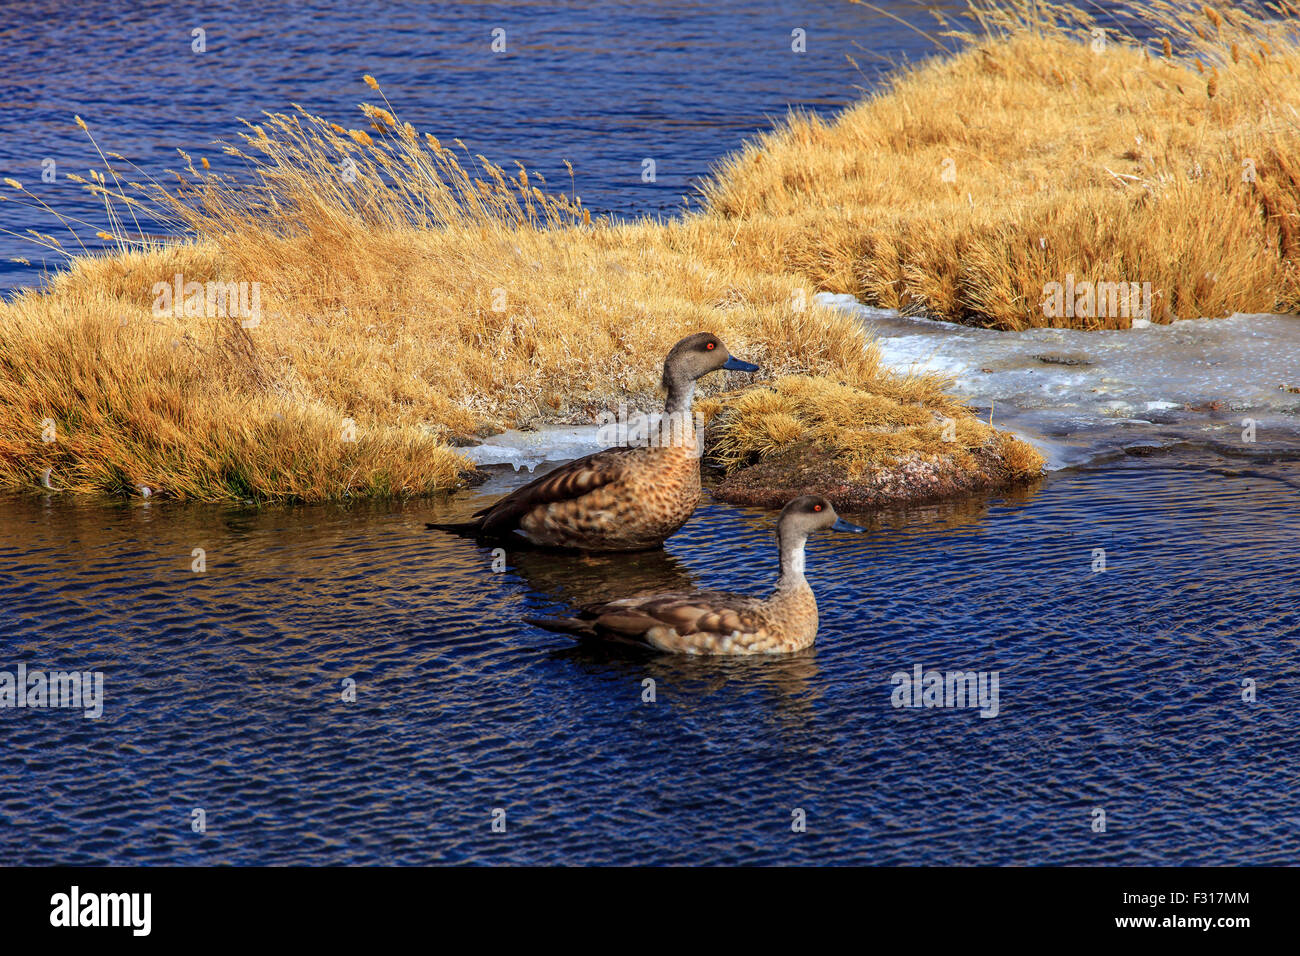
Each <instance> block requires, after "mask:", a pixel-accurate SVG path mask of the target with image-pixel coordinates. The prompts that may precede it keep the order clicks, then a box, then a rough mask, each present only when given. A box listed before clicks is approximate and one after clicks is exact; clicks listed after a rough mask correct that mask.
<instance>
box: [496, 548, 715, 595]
mask: <svg viewBox="0 0 1300 956" xmlns="http://www.w3.org/2000/svg"><path fill="white" fill-rule="evenodd" d="M506 563H507V566H508V568H509V569H510V570H511V571H513V572H515V573H516V574H518V575H519V577H520V578H521V579H522V580H523V582H524V583H525V584H527V585H528V587H529V589H530V590H532V591H533V592H535V593H537V594H540V595H544V596H546V597H547V598H550V599H553V600H555V601H556V602H558V603H561V604H566V605H569V606H571V607H581V606H582V605H585V604H601V603H604V602H606V601H613V600H617V599H618V598H625V597H641V596H642V595H647V594H655V593H658V592H662V591H690V590H694V589H695V587H696V581H695V577H694V576H693V575H692V574H691V572H690V570H689V569H688V568H687V567H686V565H684V564H683V563H682V562H681V561H680V560H678V559H677V558H676V557H674V556H673V555H671V554H669V553H668V552H667V551H664V550H662V549H655V550H653V551H638V552H634V553H630V554H619V553H611V554H582V553H577V552H556V551H548V550H537V549H530V548H521V549H519V550H511V551H509V552H508V553H507V555H506Z"/></svg>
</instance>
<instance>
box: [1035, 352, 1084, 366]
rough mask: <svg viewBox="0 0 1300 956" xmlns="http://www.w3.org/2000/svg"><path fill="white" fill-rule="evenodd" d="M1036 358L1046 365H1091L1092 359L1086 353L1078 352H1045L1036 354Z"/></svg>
mask: <svg viewBox="0 0 1300 956" xmlns="http://www.w3.org/2000/svg"><path fill="white" fill-rule="evenodd" d="M1034 358H1035V359H1037V360H1038V361H1040V362H1042V363H1043V364H1044V365H1091V364H1093V363H1092V359H1090V358H1088V356H1086V355H1081V354H1079V353H1077V352H1075V353H1067V352H1043V353H1041V354H1039V355H1035V356H1034Z"/></svg>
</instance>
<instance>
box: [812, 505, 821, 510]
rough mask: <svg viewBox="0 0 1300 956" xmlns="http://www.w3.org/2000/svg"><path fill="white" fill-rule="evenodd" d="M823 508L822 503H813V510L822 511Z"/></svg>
mask: <svg viewBox="0 0 1300 956" xmlns="http://www.w3.org/2000/svg"><path fill="white" fill-rule="evenodd" d="M821 510H822V506H821V505H813V511H821Z"/></svg>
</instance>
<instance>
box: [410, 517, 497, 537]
mask: <svg viewBox="0 0 1300 956" xmlns="http://www.w3.org/2000/svg"><path fill="white" fill-rule="evenodd" d="M424 526H425V528H427V529H428V530H430V531H449V532H451V533H452V534H458V535H460V536H461V537H462V538H481V537H482V536H483V519H482V518H479V519H478V520H476V521H450V522H441V521H429V522H426V523H425V525H424Z"/></svg>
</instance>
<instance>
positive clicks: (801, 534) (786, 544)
mask: <svg viewBox="0 0 1300 956" xmlns="http://www.w3.org/2000/svg"><path fill="white" fill-rule="evenodd" d="M828 530H829V531H853V532H860V531H866V530H867V529H866V528H860V527H858V526H857V525H855V524H850V523H849V522H847V521H845V520H844V519H843V518H841V517H840V516H839V515H837V514H836V513H835V507H834V506H833V505H832V504H831V503H830V501H828V500H827V499H825V498H823V497H822V496H821V495H801V496H800V497H798V498H795V499H794V500H792V501H789V502H787V503H786V506H785V507H784V508H782V509H781V517H780V519H778V521H777V523H776V539H777V543H778V544H779V545H780V547H781V578H782V580H789V581H793V580H795V579H802V578H803V568H804V550H803V549H804V544H805V543H806V542H807V540H808V535H810V534H812V533H813V532H814V531H828Z"/></svg>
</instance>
